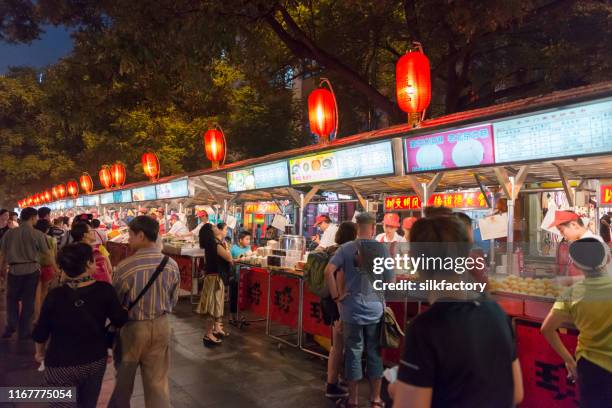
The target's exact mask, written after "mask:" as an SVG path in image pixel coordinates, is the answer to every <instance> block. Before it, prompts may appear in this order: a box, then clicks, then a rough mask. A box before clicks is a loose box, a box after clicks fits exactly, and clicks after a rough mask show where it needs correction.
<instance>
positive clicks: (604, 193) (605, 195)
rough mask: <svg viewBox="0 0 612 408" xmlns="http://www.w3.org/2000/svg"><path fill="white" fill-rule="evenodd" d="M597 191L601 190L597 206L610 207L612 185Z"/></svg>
mask: <svg viewBox="0 0 612 408" xmlns="http://www.w3.org/2000/svg"><path fill="white" fill-rule="evenodd" d="M599 189H600V190H601V200H600V202H599V205H600V206H610V205H612V184H608V185H603V186H600V187H599Z"/></svg>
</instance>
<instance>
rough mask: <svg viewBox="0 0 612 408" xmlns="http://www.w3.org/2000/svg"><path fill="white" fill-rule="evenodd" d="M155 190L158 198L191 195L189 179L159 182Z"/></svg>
mask: <svg viewBox="0 0 612 408" xmlns="http://www.w3.org/2000/svg"><path fill="white" fill-rule="evenodd" d="M155 191H156V193H157V198H158V199H163V198H179V197H187V196H188V195H189V188H188V185H187V180H178V181H173V182H171V183H163V184H157V185H155Z"/></svg>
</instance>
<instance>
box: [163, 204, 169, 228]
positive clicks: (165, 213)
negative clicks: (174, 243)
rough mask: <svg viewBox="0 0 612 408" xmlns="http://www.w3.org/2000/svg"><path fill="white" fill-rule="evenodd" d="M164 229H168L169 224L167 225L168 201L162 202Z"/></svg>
mask: <svg viewBox="0 0 612 408" xmlns="http://www.w3.org/2000/svg"><path fill="white" fill-rule="evenodd" d="M164 230H165V231H166V232H168V231H170V226H169V225H168V203H165V204H164Z"/></svg>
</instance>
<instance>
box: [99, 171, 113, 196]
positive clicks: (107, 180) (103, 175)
mask: <svg viewBox="0 0 612 408" xmlns="http://www.w3.org/2000/svg"><path fill="white" fill-rule="evenodd" d="M98 176H99V177H100V184H102V187H104V188H105V189H106V190H110V189H111V187H112V186H113V177H112V176H111V172H110V169H109V168H108V166H106V165H104V166H102V168H101V169H100V172H99V173H98Z"/></svg>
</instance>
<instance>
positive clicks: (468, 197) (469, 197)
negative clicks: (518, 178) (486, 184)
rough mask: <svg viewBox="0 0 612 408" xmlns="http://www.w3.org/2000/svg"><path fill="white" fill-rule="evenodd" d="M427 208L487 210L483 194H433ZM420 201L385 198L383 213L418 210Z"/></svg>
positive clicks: (399, 197) (412, 198) (396, 197)
mask: <svg viewBox="0 0 612 408" xmlns="http://www.w3.org/2000/svg"><path fill="white" fill-rule="evenodd" d="M427 205H428V206H433V207H448V208H475V209H479V208H482V209H484V208H489V207H488V206H487V200H486V199H485V196H484V194H483V193H481V192H479V191H472V192H469V193H441V194H433V195H432V196H431V197H429V199H428V200H427ZM420 209H421V200H420V199H419V197H417V196H414V195H412V196H393V197H387V198H385V211H395V210H420Z"/></svg>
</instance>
